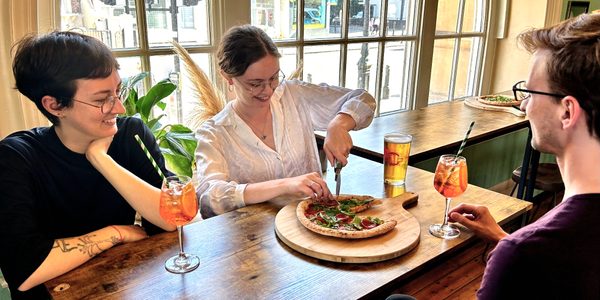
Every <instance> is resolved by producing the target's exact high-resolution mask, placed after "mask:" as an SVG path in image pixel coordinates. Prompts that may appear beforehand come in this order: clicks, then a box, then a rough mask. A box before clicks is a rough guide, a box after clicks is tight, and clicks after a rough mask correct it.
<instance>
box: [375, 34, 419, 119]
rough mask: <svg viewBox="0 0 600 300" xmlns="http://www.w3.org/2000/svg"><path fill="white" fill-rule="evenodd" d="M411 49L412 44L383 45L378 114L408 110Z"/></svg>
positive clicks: (409, 101)
mask: <svg viewBox="0 0 600 300" xmlns="http://www.w3.org/2000/svg"><path fill="white" fill-rule="evenodd" d="M413 49H414V43H413V42H390V43H386V44H385V50H384V51H385V53H384V61H383V84H382V87H381V93H380V95H381V101H380V102H379V112H380V113H385V112H390V111H395V110H405V109H408V107H409V103H411V102H412V98H410V95H411V92H410V86H411V84H410V78H411V77H410V74H411V73H412V71H411V70H412V66H413V58H414V55H413Z"/></svg>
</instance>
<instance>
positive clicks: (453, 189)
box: [429, 154, 468, 239]
mask: <svg viewBox="0 0 600 300" xmlns="http://www.w3.org/2000/svg"><path fill="white" fill-rule="evenodd" d="M467 185H468V174H467V160H466V159H465V158H464V157H462V156H458V157H457V156H456V155H453V154H446V155H442V156H441V157H440V160H439V161H438V164H437V167H436V169H435V176H434V178H433V186H434V187H435V190H436V191H438V193H440V194H442V196H444V197H446V209H445V210H444V221H443V222H442V224H433V225H431V226H429V232H430V233H431V234H432V235H434V236H436V237H439V238H443V239H453V238H456V237H458V236H459V235H460V230H458V228H457V227H456V226H454V225H451V224H448V210H449V209H450V201H451V200H452V198H453V197H457V196H460V195H461V194H462V193H464V192H465V190H466V189H467Z"/></svg>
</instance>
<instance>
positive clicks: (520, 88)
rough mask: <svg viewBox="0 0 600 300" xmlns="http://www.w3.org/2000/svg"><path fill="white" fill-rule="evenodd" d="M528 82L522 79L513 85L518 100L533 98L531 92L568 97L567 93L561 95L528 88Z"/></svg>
mask: <svg viewBox="0 0 600 300" xmlns="http://www.w3.org/2000/svg"><path fill="white" fill-rule="evenodd" d="M526 83H527V82H525V80H521V81H519V82H517V83H515V85H513V87H512V91H513V94H514V96H515V99H516V100H518V101H522V100H525V99H529V98H531V94H539V95H546V96H551V97H556V98H564V97H566V95H561V94H554V93H547V92H540V91H534V90H528V89H527V86H526Z"/></svg>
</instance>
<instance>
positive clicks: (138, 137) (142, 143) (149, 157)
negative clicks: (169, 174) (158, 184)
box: [134, 134, 165, 181]
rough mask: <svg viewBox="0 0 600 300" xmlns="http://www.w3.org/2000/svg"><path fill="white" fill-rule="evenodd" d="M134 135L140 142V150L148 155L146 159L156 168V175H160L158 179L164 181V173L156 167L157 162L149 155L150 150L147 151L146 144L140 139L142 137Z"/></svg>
mask: <svg viewBox="0 0 600 300" xmlns="http://www.w3.org/2000/svg"><path fill="white" fill-rule="evenodd" d="M134 137H135V140H136V141H138V143H139V144H140V147H142V150H143V151H144V153H145V154H146V157H148V160H150V162H151V163H152V166H153V167H154V169H155V170H156V173H158V176H160V179H162V180H163V181H164V180H165V174H163V172H162V171H161V170H160V168H159V167H158V164H156V161H155V160H154V158H152V155H150V151H148V148H146V145H144V142H143V141H142V139H140V136H139V135H137V134H136V135H135V136H134Z"/></svg>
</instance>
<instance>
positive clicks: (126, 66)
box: [61, 0, 215, 123]
mask: <svg viewBox="0 0 600 300" xmlns="http://www.w3.org/2000/svg"><path fill="white" fill-rule="evenodd" d="M210 9H211V0H183V1H182V0H85V1H84V0H61V27H62V29H63V30H75V31H78V32H81V33H84V34H87V35H91V36H94V37H96V38H98V39H100V40H102V41H103V42H104V43H105V44H106V45H107V46H109V47H110V48H111V49H112V50H113V52H114V53H115V55H116V56H117V59H118V61H119V64H120V65H121V70H120V71H119V73H120V75H121V77H129V76H132V75H135V74H138V73H140V72H150V74H151V78H150V79H149V80H148V82H146V84H145V87H142V88H141V89H142V91H141V93H145V92H144V90H145V88H146V87H147V86H148V85H149V84H154V83H156V82H158V81H160V80H163V79H165V78H170V79H171V80H173V81H174V82H176V83H177V84H178V85H179V88H178V89H177V90H176V91H175V92H174V93H173V94H172V95H171V96H170V97H169V98H168V99H165V101H166V102H167V104H168V105H167V109H168V111H167V112H166V113H167V117H168V120H167V119H164V118H163V121H164V122H167V123H168V122H176V123H182V122H185V116H186V113H185V112H186V111H190V110H191V107H192V103H191V101H193V100H192V99H193V97H192V90H191V83H190V82H189V79H188V76H187V73H186V72H185V68H184V67H183V65H182V63H181V62H180V61H179V58H178V57H177V56H176V55H174V54H173V52H172V50H171V49H172V46H171V43H170V42H171V40H173V39H174V40H177V41H178V42H179V43H180V44H181V45H183V46H184V47H185V48H187V49H188V51H189V52H190V53H191V55H192V57H193V58H194V59H195V61H196V63H198V65H200V67H201V68H202V69H203V70H204V71H205V72H207V73H208V74H209V76H211V74H212V73H213V72H212V71H211V68H210V66H211V64H210V62H211V60H212V53H213V52H214V51H215V49H214V46H213V43H214V42H213V41H211V38H210V37H211V35H210V30H209V28H210V26H209V21H208V20H209V18H208V16H209V15H210V14H209V11H210ZM142 24H147V26H144V25H142Z"/></svg>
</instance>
